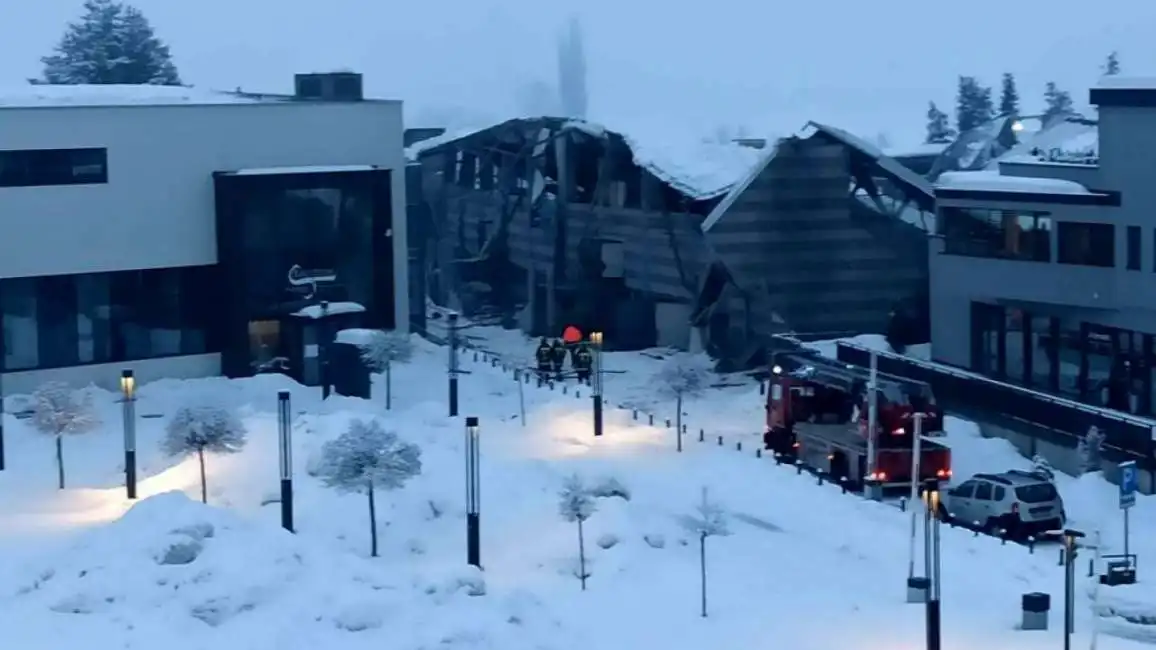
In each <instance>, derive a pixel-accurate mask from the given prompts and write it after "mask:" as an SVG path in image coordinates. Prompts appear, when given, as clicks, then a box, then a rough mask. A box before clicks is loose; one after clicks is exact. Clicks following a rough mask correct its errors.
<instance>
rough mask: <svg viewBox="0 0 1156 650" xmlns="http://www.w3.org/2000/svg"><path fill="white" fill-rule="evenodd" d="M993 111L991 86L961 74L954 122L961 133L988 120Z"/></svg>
mask: <svg viewBox="0 0 1156 650" xmlns="http://www.w3.org/2000/svg"><path fill="white" fill-rule="evenodd" d="M994 111H995V108H994V106H993V105H992V98H991V88H987V87H984V86H981V85H980V84H979V81H978V80H977V79H976V78H975V77H968V76H961V77H960V78H959V90H958V91H957V95H956V104H955V122H956V127H957V128H958V129H959V132H960V133H961V134H963V133H966V132H968V131H970V130H971V129H974V128H975V127H977V126H979V125H981V124H984V123H986V122H990V121H991V119H992V117H994V115H993V113H994Z"/></svg>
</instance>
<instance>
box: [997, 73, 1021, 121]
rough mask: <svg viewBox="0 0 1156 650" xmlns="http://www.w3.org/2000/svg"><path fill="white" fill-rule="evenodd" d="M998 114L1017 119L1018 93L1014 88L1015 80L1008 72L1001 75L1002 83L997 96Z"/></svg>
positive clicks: (1018, 112)
mask: <svg viewBox="0 0 1156 650" xmlns="http://www.w3.org/2000/svg"><path fill="white" fill-rule="evenodd" d="M999 114H1000V115H1006V116H1008V117H1019V114H1020V91H1019V90H1018V89H1017V88H1016V78H1015V77H1014V76H1013V75H1012V73H1010V72H1005V73H1003V83H1002V84H1001V88H1000V94H999Z"/></svg>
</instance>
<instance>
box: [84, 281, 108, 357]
mask: <svg viewBox="0 0 1156 650" xmlns="http://www.w3.org/2000/svg"><path fill="white" fill-rule="evenodd" d="M76 332H77V361H78V362H79V363H107V362H109V361H112V360H113V359H114V358H115V357H113V354H112V301H111V298H110V294H109V276H108V274H105V273H90V274H85V275H78V276H76Z"/></svg>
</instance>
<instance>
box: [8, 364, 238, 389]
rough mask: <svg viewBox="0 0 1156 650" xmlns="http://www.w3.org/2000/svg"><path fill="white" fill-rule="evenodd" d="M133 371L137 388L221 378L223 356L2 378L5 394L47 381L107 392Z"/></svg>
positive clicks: (26, 373)
mask: <svg viewBox="0 0 1156 650" xmlns="http://www.w3.org/2000/svg"><path fill="white" fill-rule="evenodd" d="M122 370H132V371H133V374H134V376H135V377H136V380H137V382H138V384H146V383H148V382H150V381H155V380H157V379H165V378H171V379H194V378H198V377H216V376H218V375H220V374H221V355H219V354H199V355H193V356H185V357H170V358H167V359H147V360H145V361H124V362H118V363H102V364H94V365H88V366H77V367H74V368H57V369H53V370H30V371H27V372H8V373H4V375H3V394H4V395H9V396H11V395H20V394H28V393H31V392H32V391H34V390H36V387H37V386H40V385H41V384H43V383H44V382H46V381H61V382H64V383H66V384H69V385H70V386H87V385H89V384H95V385H96V386H99V387H101V388H104V389H107V390H119V387H120V373H121V371H122Z"/></svg>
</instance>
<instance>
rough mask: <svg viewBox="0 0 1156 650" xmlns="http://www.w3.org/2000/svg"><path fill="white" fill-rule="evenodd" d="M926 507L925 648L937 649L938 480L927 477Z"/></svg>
mask: <svg viewBox="0 0 1156 650" xmlns="http://www.w3.org/2000/svg"><path fill="white" fill-rule="evenodd" d="M923 496H924V498H925V508H926V512H927V514H926V520H925V521H926V526H927V530H929V531H930V532H929V533H927V534H925V535H924V544H925V545H926V548H925V549H924V564H925V569H926V571H927V579H928V582H929V584H928V590H927V650H939V649H940V641H941V640H942V637H941V635H940V620H939V614H940V608H939V597H940V593H941V592H940V589H939V575H940V571H939V481H937V480H936V479H928V481H927V482H926V483H924V485H923Z"/></svg>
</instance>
